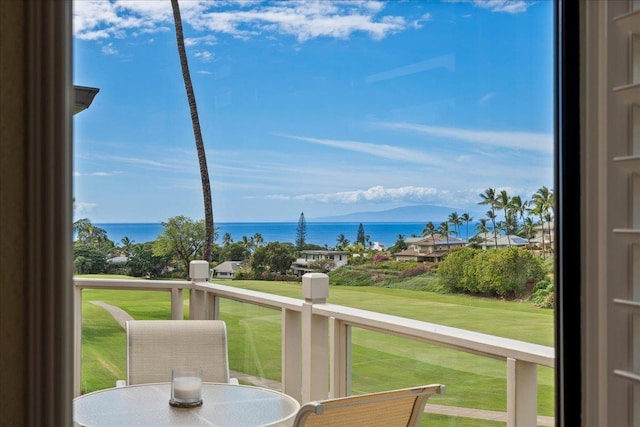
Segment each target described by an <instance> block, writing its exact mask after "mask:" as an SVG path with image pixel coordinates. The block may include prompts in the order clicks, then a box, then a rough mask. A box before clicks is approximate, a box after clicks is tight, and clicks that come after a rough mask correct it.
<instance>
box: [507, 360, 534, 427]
mask: <svg viewBox="0 0 640 427" xmlns="http://www.w3.org/2000/svg"><path fill="white" fill-rule="evenodd" d="M536 425H538V378H537V366H536V365H535V364H534V363H528V362H523V361H521V360H516V359H512V358H511V357H507V427H529V426H532V427H535V426H536Z"/></svg>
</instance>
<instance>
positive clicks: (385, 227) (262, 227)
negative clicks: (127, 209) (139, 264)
mask: <svg viewBox="0 0 640 427" xmlns="http://www.w3.org/2000/svg"><path fill="white" fill-rule="evenodd" d="M95 225H96V226H98V227H100V228H103V229H105V230H106V232H107V237H108V238H109V239H110V240H112V241H113V242H115V243H116V244H119V243H120V241H121V239H122V238H123V237H125V236H126V237H128V238H129V239H130V240H132V241H133V242H134V243H144V242H150V241H153V240H155V239H156V238H157V237H158V235H159V234H160V233H161V232H162V225H161V224H160V223H102V224H98V223H96V224H95ZM359 225H360V223H359V222H307V226H306V231H307V238H306V241H307V243H313V244H316V245H320V246H324V245H325V244H326V245H327V246H328V247H329V248H333V247H334V246H335V245H336V241H337V238H338V236H339V235H340V234H344V235H345V237H346V238H347V239H348V240H349V242H354V241H355V240H356V238H357V236H358V226H359ZM435 225H436V227H437V226H438V225H439V224H435ZM362 226H363V227H364V233H365V235H368V236H369V239H370V241H371V242H380V243H382V244H384V245H385V246H386V247H387V248H388V247H389V246H392V245H393V244H394V243H395V242H396V241H397V240H398V235H399V234H402V235H403V236H404V238H407V237H412V236H414V235H415V236H421V235H422V230H423V228H424V223H421V222H420V223H418V222H368V223H367V222H363V223H362ZM215 227H216V228H217V229H218V239H217V240H216V242H217V243H221V241H222V236H224V234H225V233H229V234H230V235H231V238H232V239H233V241H234V242H237V241H239V240H242V236H247V237H249V238H250V237H252V236H253V235H254V234H256V233H260V234H262V238H263V239H264V241H265V243H267V242H275V241H278V242H283V243H284V242H290V243H295V240H296V236H297V228H298V223H297V222H221V223H216V224H215ZM474 229H475V225H474V224H469V232H470V233H471V234H473V233H474V232H473V230H474ZM460 234H461V235H462V236H461V237H465V235H466V232H465V226H464V225H463V226H462V228H461V233H460Z"/></svg>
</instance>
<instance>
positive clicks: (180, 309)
mask: <svg viewBox="0 0 640 427" xmlns="http://www.w3.org/2000/svg"><path fill="white" fill-rule="evenodd" d="M182 291H183V289H182V288H174V289H171V320H182V319H184V300H183V298H182Z"/></svg>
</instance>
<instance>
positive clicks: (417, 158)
mask: <svg viewBox="0 0 640 427" xmlns="http://www.w3.org/2000/svg"><path fill="white" fill-rule="evenodd" d="M276 135H278V136H282V137H285V138H290V139H296V140H298V141H304V142H309V143H312V144H319V145H325V146H328V147H334V148H339V149H342V150H349V151H356V152H359V153H365V154H369V155H371V156H376V157H382V158H385V159H390V160H401V161H404V162H408V163H419V164H426V165H435V164H439V162H440V161H439V159H437V158H435V157H433V156H429V155H426V154H424V153H423V152H420V151H414V150H408V149H406V148H401V147H394V146H392V145H386V144H370V143H368V142H359V141H344V140H336V139H320V138H310V137H305V136H295V135H285V134H276Z"/></svg>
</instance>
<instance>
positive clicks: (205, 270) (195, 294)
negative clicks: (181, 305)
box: [189, 261, 209, 320]
mask: <svg viewBox="0 0 640 427" xmlns="http://www.w3.org/2000/svg"><path fill="white" fill-rule="evenodd" d="M189 278H190V279H191V281H192V282H193V283H197V282H206V281H207V280H208V279H209V263H208V262H207V261H191V262H190V263H189ZM206 309H207V307H206V303H205V291H198V290H195V289H193V287H192V288H191V289H190V290H189V319H191V320H195V319H206Z"/></svg>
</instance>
